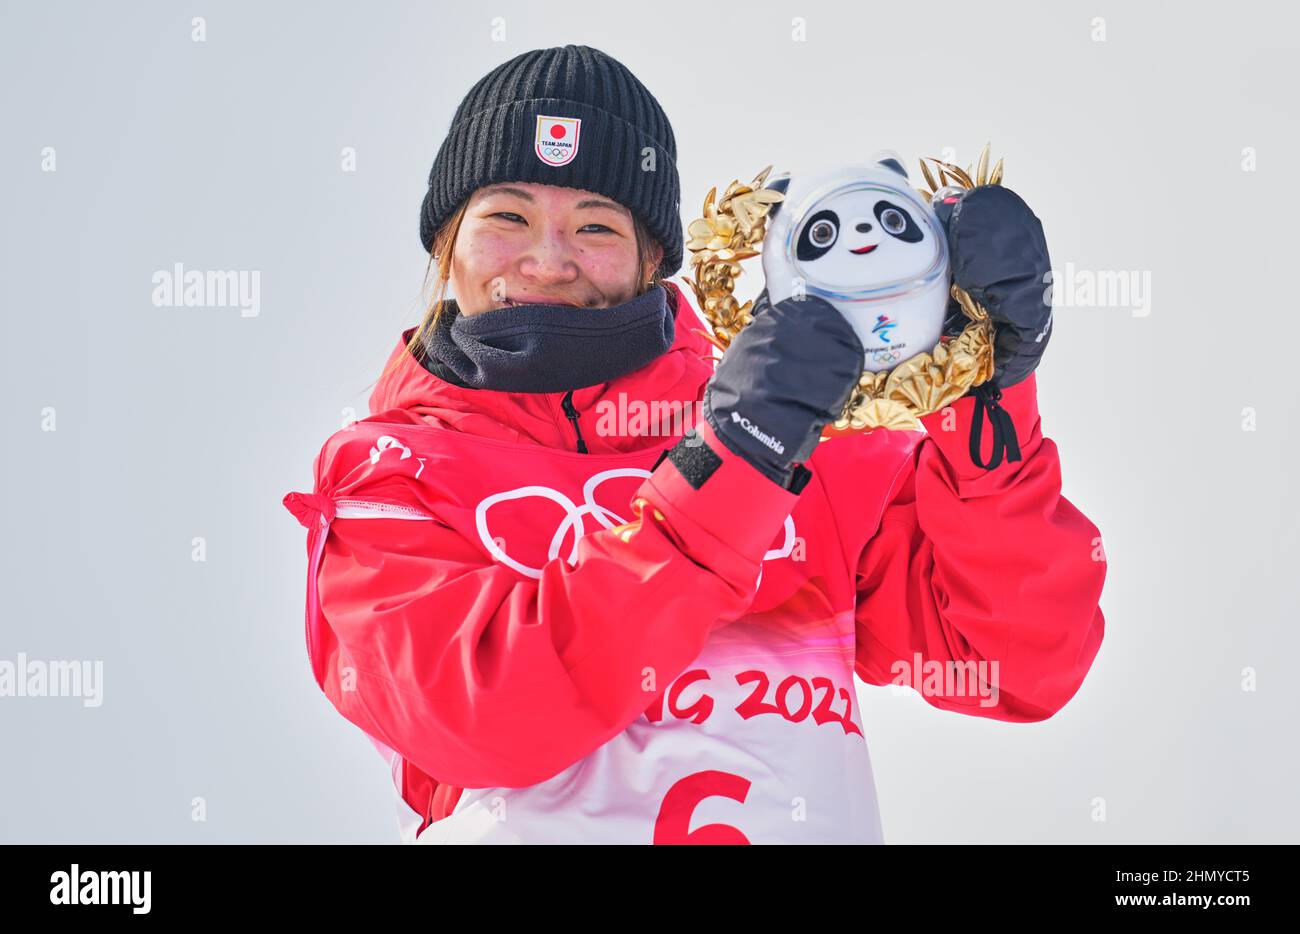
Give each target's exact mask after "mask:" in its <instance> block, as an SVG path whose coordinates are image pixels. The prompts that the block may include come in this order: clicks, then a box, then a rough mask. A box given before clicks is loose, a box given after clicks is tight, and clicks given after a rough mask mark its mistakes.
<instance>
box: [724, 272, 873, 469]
mask: <svg viewBox="0 0 1300 934" xmlns="http://www.w3.org/2000/svg"><path fill="white" fill-rule="evenodd" d="M865 353H866V352H865V350H864V349H863V347H862V342H861V341H860V340H859V339H858V336H857V334H856V333H854V331H853V328H852V326H851V325H850V324H849V322H848V321H847V320H846V319H845V318H844V316H843V315H841V314H840V313H839V311H837V310H836V308H835V306H833V305H831V304H830V303H829V302H827V301H826V300H825V299H822V298H818V297H816V296H813V295H809V296H806V297H804V298H801V299H797V298H788V299H786V300H784V301H782V302H778V303H777V304H775V305H773V304H771V302H770V301H769V300H768V294H767V290H766V289H764V290H763V292H762V293H761V294H760V295H759V297H758V299H757V301H756V302H755V303H754V320H753V321H751V322H750V323H749V324H748V325H746V326H745V328H744V330H742V331H741V332H740V334H739V335H737V337H736V339H735V340H734V341H733V342H732V344H731V346H730V347H728V348H727V352H726V353H725V354H724V355H723V358H722V362H721V363H719V364H718V369H717V371H716V372H715V373H714V374H713V377H712V379H710V380H709V383H708V386H707V387H706V389H705V393H704V417H705V418H706V419H708V421H709V424H710V425H711V426H712V427H713V430H714V431H715V432H716V433H717V435H718V437H719V439H721V441H722V442H723V444H725V445H726V446H727V447H728V448H729V449H730V450H731V451H733V452H734V453H736V454H738V455H740V456H741V457H743V458H745V459H746V460H747V461H748V462H749V463H750V464H752V465H753V466H754V467H755V468H756V469H758V470H759V471H760V472H761V473H763V474H764V475H766V476H767V477H769V478H770V479H772V480H773V481H774V482H776V483H779V484H780V485H781V486H782V487H784V488H786V489H792V488H793V487H794V486H795V485H798V483H797V481H798V478H797V477H796V476H795V465H798V464H802V463H803V461H805V460H807V459H808V458H809V457H811V456H812V452H813V451H814V450H815V449H816V447H817V444H818V441H819V440H820V438H821V433H822V429H823V428H825V427H826V425H827V424H828V423H829V422H831V421H833V420H834V419H836V418H838V417H839V416H840V414H841V412H842V411H843V410H844V405H845V403H847V402H848V399H849V395H850V393H852V391H853V389H854V387H855V386H857V383H858V379H859V377H861V375H862V368H863V362H864V359H865ZM804 474H805V477H804V480H805V482H806V471H805V472H804ZM792 481H795V482H794V483H792ZM800 488H802V487H801V486H800Z"/></svg>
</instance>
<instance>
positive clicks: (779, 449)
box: [731, 412, 785, 454]
mask: <svg viewBox="0 0 1300 934" xmlns="http://www.w3.org/2000/svg"><path fill="white" fill-rule="evenodd" d="M731 420H732V421H733V422H736V423H737V424H738V425H740V427H741V428H743V429H745V430H746V431H747V432H749V433H750V434H751V435H753V436H754V437H755V438H757V439H758V440H759V441H761V442H762V443H763V444H765V445H767V446H768V447H769V448H771V449H772V450H773V451H775V452H776V453H778V454H784V453H785V445H784V444H782V443H781V442H780V441H778V440H777V439H776V438H773V437H772V436H771V435H769V434H767V433H766V432H764V431H763V430H761V429H760V428H759V427H758V426H757V425H755V424H754V423H753V422H751V421H750V420H749V419H747V418H745V416H743V415H741V414H740V413H739V412H732V413H731Z"/></svg>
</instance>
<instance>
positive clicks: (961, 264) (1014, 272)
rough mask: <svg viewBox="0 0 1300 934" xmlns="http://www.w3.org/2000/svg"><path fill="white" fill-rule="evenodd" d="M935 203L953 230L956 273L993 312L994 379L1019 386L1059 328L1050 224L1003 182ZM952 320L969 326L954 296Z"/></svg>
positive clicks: (948, 228)
mask: <svg viewBox="0 0 1300 934" xmlns="http://www.w3.org/2000/svg"><path fill="white" fill-rule="evenodd" d="M934 209H935V212H936V213H937V214H938V215H939V221H940V223H942V224H943V226H944V229H945V230H946V231H947V233H948V249H949V254H950V265H951V268H952V278H953V281H954V282H955V283H956V284H957V285H959V286H961V287H962V288H963V289H965V290H966V291H967V292H969V293H970V295H971V297H972V298H973V299H975V301H977V302H979V303H980V304H981V305H983V306H984V307H985V308H986V309H987V310H988V313H989V316H990V317H991V318H992V319H993V323H994V328H995V332H996V339H995V346H994V354H993V359H994V365H995V369H994V371H993V380H994V382H995V383H996V384H997V386H998V387H999V388H1000V389H1006V388H1008V387H1010V386H1014V385H1015V384H1016V383H1018V382H1020V381H1021V380H1023V379H1024V378H1025V377H1027V376H1028V375H1029V374H1030V373H1032V372H1033V371H1034V369H1035V368H1036V367H1037V366H1038V361H1039V360H1040V359H1042V356H1043V351H1044V350H1046V349H1047V341H1048V339H1049V337H1050V335H1051V330H1052V306H1051V276H1050V273H1051V269H1052V262H1051V259H1050V258H1049V257H1048V255H1047V241H1046V239H1045V238H1044V237H1043V225H1042V223H1041V222H1040V221H1039V220H1038V218H1037V217H1036V216H1034V212H1033V211H1031V210H1030V209H1029V205H1027V204H1025V202H1024V201H1023V200H1021V198H1020V196H1019V195H1017V194H1016V193H1015V192H1013V191H1012V190H1011V189H1009V188H1004V187H1003V186H1001V185H980V186H979V187H977V188H972V189H970V190H969V191H960V192H957V193H955V194H951V195H948V196H947V197H944V198H939V199H936V200H935V202H934ZM954 313H955V314H954ZM948 320H949V324H950V326H951V327H952V328H953V329H954V330H956V331H958V333H960V329H961V328H962V327H964V326H965V324H964V322H965V320H966V318H965V315H963V314H962V312H961V310H960V308H959V307H958V306H957V304H956V302H955V301H954V302H953V304H952V306H951V310H950V314H949V319H948ZM948 333H951V331H949V332H948Z"/></svg>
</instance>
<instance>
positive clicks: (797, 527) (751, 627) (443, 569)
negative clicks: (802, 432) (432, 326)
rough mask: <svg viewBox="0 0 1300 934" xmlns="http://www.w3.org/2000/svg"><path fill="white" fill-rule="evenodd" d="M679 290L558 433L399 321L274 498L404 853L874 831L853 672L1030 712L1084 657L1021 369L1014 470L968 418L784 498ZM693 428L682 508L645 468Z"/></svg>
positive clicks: (1056, 507)
mask: <svg viewBox="0 0 1300 934" xmlns="http://www.w3.org/2000/svg"><path fill="white" fill-rule="evenodd" d="M670 287H671V290H672V293H673V296H674V297H675V299H676V315H677V327H676V340H675V342H674V345H673V346H672V348H671V349H670V350H669V351H668V352H667V353H665V354H664V355H663V356H661V357H660V358H658V359H656V360H655V361H654V362H653V363H651V364H649V365H647V366H645V367H643V368H642V369H640V370H637V371H636V372H634V373H630V374H628V375H626V376H623V377H620V378H618V379H615V380H613V381H611V382H609V383H604V384H600V385H597V386H591V387H588V388H584V389H579V390H576V391H575V392H573V393H572V404H573V407H574V408H575V409H576V411H577V413H578V414H577V418H576V419H570V418H568V417H566V415H565V412H564V409H563V407H562V400H563V396H564V394H561V393H540V394H512V393H505V392H496V391H491V390H481V389H463V388H458V387H456V386H453V385H450V384H448V383H446V382H444V381H442V380H440V379H438V378H436V377H434V376H433V375H432V374H430V373H429V372H427V371H426V370H425V369H423V368H422V367H421V366H419V364H418V363H417V362H416V361H414V360H413V359H411V358H410V357H409V356H407V355H405V354H404V353H403V347H404V344H405V341H406V339H407V338H408V337H409V335H410V333H411V331H410V330H408V331H407V332H405V333H404V334H403V335H402V339H401V341H400V342H399V344H398V347H397V348H396V349H395V350H394V352H393V355H392V356H391V357H390V361H389V362H390V363H393V362H394V361H395V360H397V359H398V358H399V357H400V358H402V363H401V364H400V365H399V366H398V367H397V368H396V370H395V371H394V372H392V373H390V374H389V375H387V376H386V377H384V378H383V379H382V380H381V381H380V382H379V384H378V385H377V386H376V388H375V390H374V392H373V394H372V396H371V398H370V408H371V411H372V412H373V413H374V414H373V415H371V416H370V417H369V418H366V419H363V420H361V421H359V422H356V423H353V424H352V425H349V426H348V427H347V428H345V429H342V430H340V431H338V432H336V433H335V434H334V435H333V436H331V437H330V438H329V440H328V441H326V443H325V445H324V447H323V448H322V450H321V452H320V454H319V456H318V457H317V459H316V462H315V489H314V491H313V492H312V493H289V494H288V495H287V496H285V498H284V504H285V506H286V507H287V508H288V509H289V510H290V511H292V512H293V514H294V515H295V516H296V517H297V518H298V519H299V521H300V522H301V523H302V524H303V525H304V526H306V528H307V529H308V537H307V551H308V557H309V563H308V577H307V614H306V616H307V644H308V652H309V655H310V659H311V664H312V669H313V673H314V675H315V677H316V680H317V682H318V683H319V684H320V686H321V688H322V689H323V690H324V692H325V694H326V696H327V697H328V698H329V700H330V701H331V703H333V704H334V706H335V707H336V708H337V709H338V710H339V712H340V713H342V714H343V716H344V717H346V718H347V719H348V720H350V721H352V722H353V723H354V724H356V725H357V726H358V727H360V728H361V729H362V730H363V731H365V732H366V733H367V734H368V735H369V736H370V737H371V738H372V740H373V741H374V742H375V745H376V746H377V747H378V748H379V749H380V750H381V752H383V753H384V754H385V755H387V756H388V757H389V759H390V762H391V764H392V767H393V770H394V777H395V779H396V781H397V785H398V789H399V791H400V796H401V798H402V800H403V801H404V803H405V806H406V807H407V808H408V809H409V815H408V816H409V818H410V822H409V826H408V827H407V829H406V832H405V835H406V838H407V839H413V838H414V836H415V834H416V833H417V832H418V833H420V841H421V842H426V841H428V840H434V841H443V840H474V841H495V840H516V841H526V842H527V841H551V840H575V841H594V840H610V841H620V842H624V841H627V842H630V841H640V842H647V843H648V842H801V841H807V842H812V841H830V840H854V841H877V840H880V839H881V832H880V821H879V812H878V808H877V805H876V802H875V791H874V783H873V780H872V777H871V768H870V761H869V755H868V752H867V744H866V740H865V737H863V735H862V727H861V720H860V718H859V717H858V714H857V711H856V705H855V704H854V699H855V692H854V686H853V680H852V676H853V674H854V673H856V674H857V675H858V676H859V677H860V678H861V679H862V680H864V681H865V682H867V683H868V684H874V685H884V684H890V683H905V684H909V685H911V686H913V687H915V688H916V689H917V690H919V691H921V693H922V696H924V697H925V699H926V701H927V702H929V703H930V704H932V705H933V706H935V707H939V708H941V709H945V710H951V711H956V712H959V713H965V714H970V715H973V716H981V717H990V718H993V719H998V720H1007V721H1033V720H1043V719H1046V718H1047V717H1050V716H1052V715H1053V714H1054V713H1055V712H1056V711H1058V710H1060V709H1061V708H1062V707H1063V706H1064V705H1065V704H1066V703H1067V702H1068V701H1069V700H1070V698H1071V697H1073V696H1074V694H1075V692H1076V691H1077V690H1078V689H1079V686H1080V684H1081V683H1082V681H1083V678H1084V676H1085V674H1086V673H1087V671H1088V669H1089V667H1090V666H1091V664H1092V660H1093V658H1094V656H1095V655H1096V654H1097V651H1098V648H1099V647H1100V644H1101V640H1102V633H1103V626H1104V620H1103V617H1102V613H1101V610H1100V609H1099V607H1098V598H1099V596H1100V594H1101V590H1102V583H1103V580H1104V577H1105V563H1104V560H1102V559H1101V548H1100V536H1099V534H1098V531H1097V528H1096V527H1095V526H1094V525H1093V524H1092V523H1091V522H1090V521H1089V520H1088V519H1087V518H1086V517H1085V516H1084V515H1083V514H1082V513H1080V512H1079V510H1077V509H1076V508H1075V507H1074V506H1073V505H1071V504H1070V502H1069V501H1068V500H1066V499H1065V498H1064V497H1063V496H1061V476H1060V464H1059V460H1058V457H1057V450H1056V446H1055V444H1053V442H1052V441H1050V440H1049V439H1046V438H1044V437H1043V436H1042V433H1041V430H1040V424H1039V418H1038V411H1037V400H1036V389H1035V386H1036V382H1035V379H1034V378H1033V377H1032V376H1031V377H1030V378H1029V379H1027V380H1025V381H1023V382H1022V383H1020V384H1018V385H1016V386H1013V387H1011V388H1010V389H1008V390H1005V392H1004V395H1003V399H1002V405H1003V407H1004V408H1006V409H1007V410H1008V411H1009V412H1010V414H1011V416H1012V419H1013V422H1014V424H1015V426H1016V432H1017V437H1018V439H1019V442H1020V448H1021V451H1022V455H1023V459H1022V460H1020V461H1015V462H1005V461H1004V462H1003V463H1002V464H1001V465H1000V466H998V467H997V468H995V469H993V470H983V469H981V468H979V467H976V466H974V465H973V464H972V463H971V462H970V456H969V453H968V450H967V447H968V439H969V429H970V419H971V414H972V407H973V404H974V400H973V399H971V398H970V397H965V398H962V399H960V400H958V401H957V402H956V403H955V404H954V405H953V406H952V407H951V410H949V411H945V412H939V413H935V414H934V415H931V416H927V417H926V418H925V419H923V422H924V424H925V428H926V431H925V432H898V431H875V432H872V433H870V434H867V435H859V436H854V437H849V438H837V439H834V440H831V441H828V442H825V443H823V444H822V445H821V446H820V447H819V448H818V450H817V451H816V452H815V453H814V455H813V456H812V458H811V459H810V461H809V462H808V465H807V466H808V467H809V469H810V470H811V471H812V475H813V476H812V480H811V481H810V482H809V483H808V485H807V486H806V487H805V488H804V489H803V491H802V492H801V493H799V494H797V495H796V494H794V493H791V492H789V491H786V490H783V489H781V488H780V487H778V486H777V485H776V484H775V483H773V482H771V481H770V480H768V479H767V478H765V477H764V476H762V475H761V474H759V473H758V472H757V471H756V470H754V469H753V468H752V467H750V466H749V465H748V464H747V463H746V462H745V461H743V460H742V459H740V458H738V457H736V456H735V455H733V454H732V453H731V452H730V451H729V450H728V449H727V448H726V447H725V446H723V445H722V444H721V443H720V442H719V441H718V439H717V437H716V435H714V433H713V432H712V430H711V428H710V427H709V426H708V425H707V423H706V422H705V421H704V420H703V419H702V418H699V417H698V416H699V405H698V403H699V400H700V399H702V397H703V391H704V386H705V382H706V381H707V379H708V377H709V375H710V374H711V372H712V364H711V363H710V362H709V358H710V345H709V344H708V343H707V342H706V341H705V340H704V339H703V337H702V336H700V334H699V333H698V332H697V330H696V328H697V327H698V326H699V318H698V317H697V315H696V313H695V311H694V310H693V309H692V308H691V306H690V304H689V303H688V302H687V300H686V298H685V297H684V295H683V293H682V292H681V290H680V289H678V288H677V287H676V286H675V285H672V284H670ZM945 422H946V424H945ZM692 425H693V426H695V427H696V428H697V430H698V431H699V433H700V435H701V436H702V438H703V439H704V443H706V444H707V445H708V447H709V448H711V449H712V450H713V452H714V453H716V454H717V456H718V457H719V458H720V459H721V467H720V468H719V469H718V470H717V471H716V472H715V473H714V474H712V475H711V476H709V477H708V479H707V480H706V481H705V482H704V483H703V484H702V485H701V486H700V488H698V489H696V488H694V487H693V486H692V485H691V484H690V483H689V482H688V481H687V480H686V478H685V477H683V475H682V473H681V472H679V470H678V468H677V467H676V466H675V465H674V464H673V463H672V462H671V461H669V460H667V459H663V458H661V457H660V454H661V453H662V452H664V451H666V450H667V449H668V448H670V447H672V446H673V444H675V443H676V441H677V440H678V439H679V438H680V436H681V435H682V434H683V432H684V431H685V429H687V428H690V427H691V426H692ZM945 427H946V428H947V429H948V430H944V429H945ZM579 433H580V434H581V436H582V438H583V439H584V441H585V443H586V446H587V449H588V453H585V454H583V453H577V441H578V434H579ZM989 434H990V433H989V432H987V431H986V432H985V435H986V449H987V447H988V443H987V436H988V435H989ZM985 453H986V455H987V450H986V452H985Z"/></svg>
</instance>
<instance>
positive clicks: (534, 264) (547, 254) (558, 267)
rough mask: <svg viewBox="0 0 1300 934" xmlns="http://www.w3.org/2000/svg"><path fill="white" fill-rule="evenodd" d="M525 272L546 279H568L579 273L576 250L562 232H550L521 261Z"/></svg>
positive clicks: (539, 239) (537, 240)
mask: <svg viewBox="0 0 1300 934" xmlns="http://www.w3.org/2000/svg"><path fill="white" fill-rule="evenodd" d="M520 266H521V269H522V271H523V272H524V273H526V274H528V275H530V276H532V277H533V278H536V279H541V280H544V281H552V280H554V281H567V280H570V279H572V278H574V276H575V275H576V274H577V271H578V264H577V260H576V250H575V249H574V247H573V244H572V243H570V242H569V238H568V237H566V236H565V235H564V234H562V233H558V232H554V231H552V232H548V233H546V234H543V235H542V236H539V237H538V238H537V239H536V240H535V241H534V242H533V244H532V245H531V246H530V247H529V249H528V251H527V253H526V255H525V256H524V257H523V258H522V262H521V263H520Z"/></svg>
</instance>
